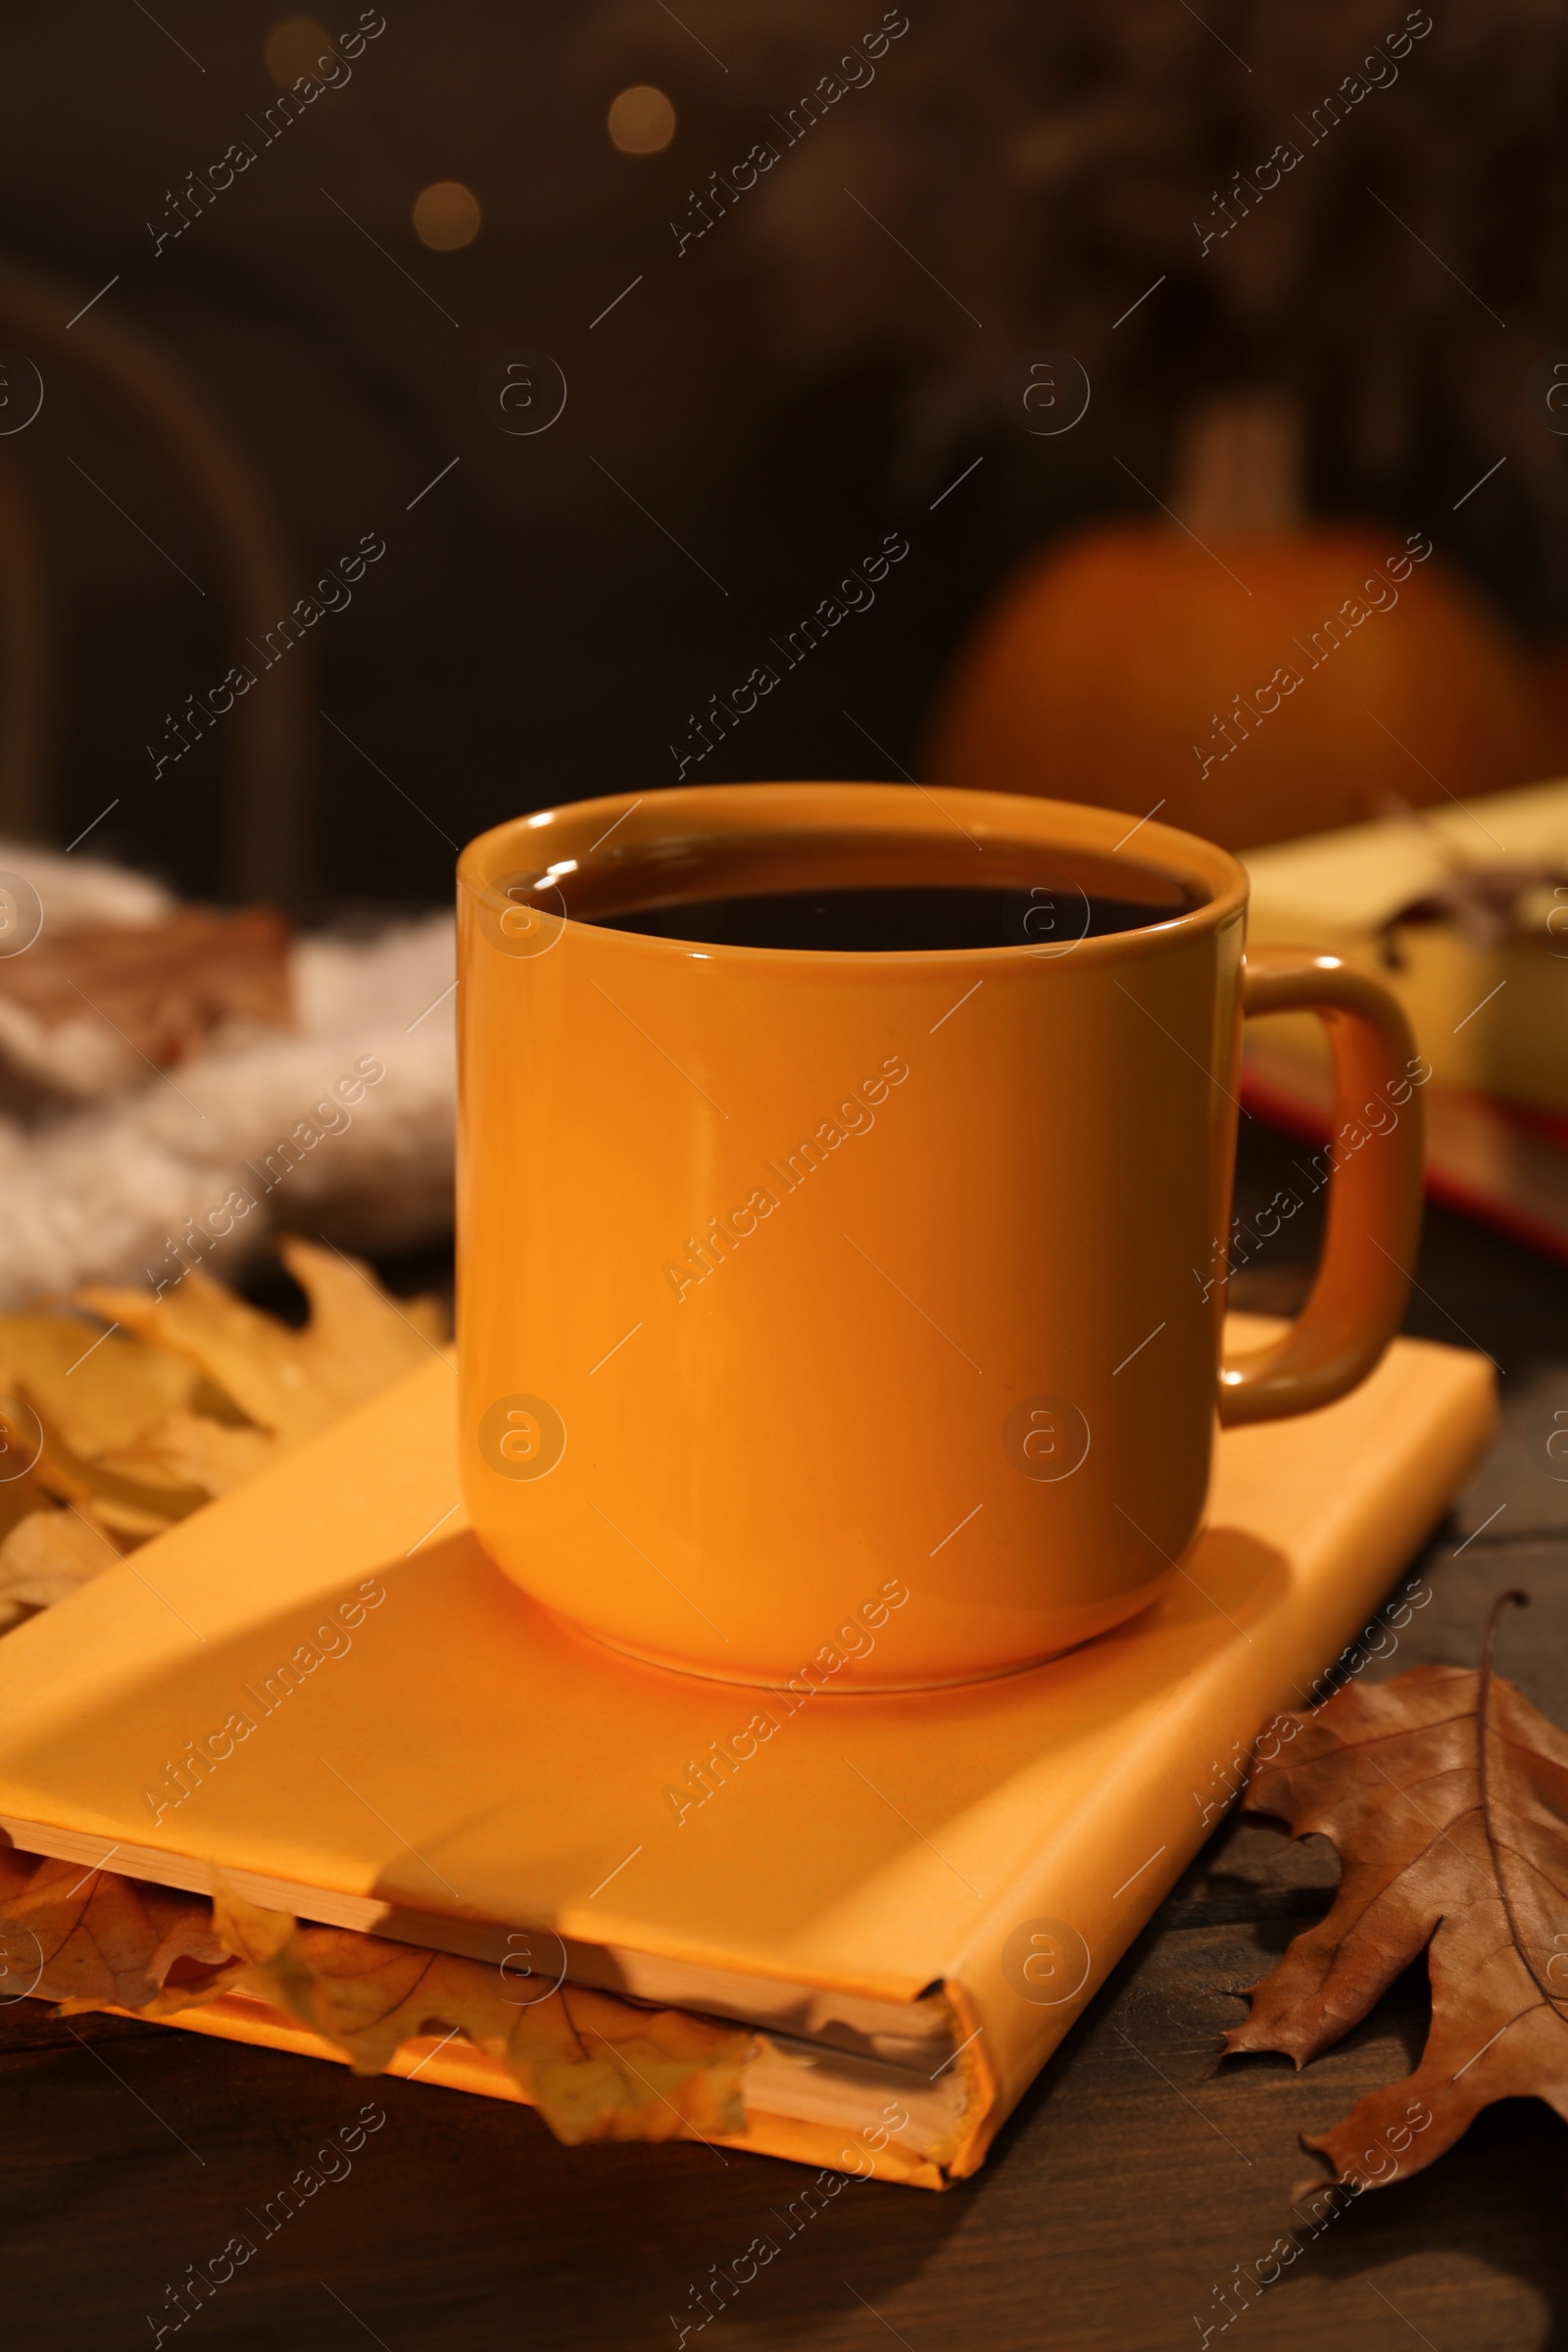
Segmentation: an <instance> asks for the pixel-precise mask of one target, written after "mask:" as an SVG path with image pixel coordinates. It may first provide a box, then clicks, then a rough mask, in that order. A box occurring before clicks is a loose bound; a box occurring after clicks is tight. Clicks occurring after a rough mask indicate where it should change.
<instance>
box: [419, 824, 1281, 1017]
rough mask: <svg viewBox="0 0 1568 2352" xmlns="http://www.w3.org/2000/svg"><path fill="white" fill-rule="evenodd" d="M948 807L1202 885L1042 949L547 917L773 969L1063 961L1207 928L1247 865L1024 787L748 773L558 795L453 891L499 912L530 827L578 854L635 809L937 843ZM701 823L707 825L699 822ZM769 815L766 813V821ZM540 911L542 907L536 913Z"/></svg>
mask: <svg viewBox="0 0 1568 2352" xmlns="http://www.w3.org/2000/svg"><path fill="white" fill-rule="evenodd" d="M948 803H956V804H957V805H958V809H959V814H960V815H961V817H962V819H963V823H962V825H961V826H960V830H964V831H968V832H970V833H971V834H972V833H975V832H979V833H980V834H982V835H984V834H986V833H990V834H992V835H993V836H994V837H996V838H997V839H998V840H1003V839H1005V840H1007V841H1009V842H1010V843H1012V844H1014V845H1018V846H1022V847H1025V848H1031V849H1033V848H1041V849H1052V848H1054V849H1062V850H1080V851H1087V852H1090V853H1091V854H1093V855H1096V856H1099V857H1103V858H1115V857H1116V856H1117V854H1118V853H1119V852H1120V850H1121V849H1122V848H1123V847H1124V845H1125V844H1126V842H1128V841H1130V840H1131V839H1132V838H1133V836H1134V835H1135V834H1136V835H1137V836H1138V838H1139V841H1140V844H1141V846H1142V850H1143V855H1142V856H1141V857H1139V858H1137V859H1136V860H1135V859H1132V858H1129V859H1128V861H1127V862H1128V863H1129V865H1131V864H1134V863H1136V864H1138V865H1140V866H1141V867H1142V868H1143V870H1144V871H1145V872H1155V873H1160V874H1163V875H1165V876H1166V877H1167V878H1169V879H1173V880H1176V881H1178V882H1180V883H1183V884H1185V885H1191V884H1194V883H1197V884H1198V885H1199V886H1200V887H1201V889H1202V890H1203V891H1204V893H1205V896H1204V897H1203V899H1202V900H1201V903H1200V904H1199V905H1198V906H1196V907H1185V908H1183V909H1181V910H1180V911H1179V912H1177V913H1174V914H1167V915H1163V916H1161V917H1160V918H1159V919H1157V920H1156V921H1152V922H1149V923H1141V924H1139V925H1138V926H1137V927H1136V929H1132V930H1126V931H1115V932H1107V933H1103V934H1101V935H1100V936H1098V937H1094V938H1090V937H1086V938H1084V939H1081V940H1076V941H1071V942H1067V943H1065V944H1063V945H1060V946H1055V947H1052V948H1049V949H1044V950H1043V949H1041V948H1039V947H1033V946H1027V945H1023V944H1014V943H1009V942H998V943H997V944H996V945H994V946H988V947H965V948H873V949H849V948H794V947H789V948H785V947H754V946H741V945H739V944H735V943H731V942H727V941H712V940H687V939H678V938H673V937H668V936H665V935H663V934H662V933H658V932H642V931H622V930H616V929H614V928H613V927H612V926H601V925H600V924H598V923H595V922H591V921H587V920H584V919H583V918H582V917H577V916H572V915H570V914H566V915H561V916H555V917H554V918H553V919H555V920H557V921H559V922H561V923H562V924H563V925H564V927H566V928H568V929H571V930H573V931H579V932H581V931H592V932H594V933H595V934H596V936H597V937H599V938H600V939H601V940H609V939H613V940H614V941H615V942H616V943H617V945H618V946H619V947H621V948H623V949H630V950H632V951H643V952H646V953H650V954H652V955H655V956H691V955H692V954H693V953H694V952H695V953H698V954H700V955H702V956H704V957H705V958H707V959H708V960H710V961H723V960H731V959H735V958H741V959H751V960H753V961H755V960H757V959H759V958H761V959H764V960H766V961H769V962H771V963H773V964H775V965H786V964H790V963H795V964H803V965H805V964H810V965H816V966H820V965H824V964H833V963H838V964H845V965H851V966H855V967H858V968H859V969H861V970H863V969H864V968H865V967H866V966H867V965H868V964H871V965H875V966H878V967H882V966H887V965H906V966H907V965H909V964H913V963H923V962H927V961H929V960H930V959H931V958H932V957H936V956H939V957H941V958H942V959H943V960H944V961H945V962H951V961H956V960H957V959H959V958H964V957H975V956H984V957H988V958H991V959H993V960H995V959H996V958H998V957H1006V958H1007V959H1008V960H1009V961H1010V962H1013V963H1018V962H1030V963H1040V962H1043V961H1056V962H1059V961H1062V960H1064V959H1065V958H1066V956H1067V955H1068V954H1069V952H1070V953H1071V955H1072V956H1074V957H1075V958H1076V957H1079V956H1087V957H1088V958H1089V960H1090V961H1092V962H1101V961H1104V960H1107V959H1112V958H1115V957H1117V956H1126V955H1128V954H1134V955H1136V954H1137V953H1139V952H1140V949H1145V950H1147V949H1149V948H1152V947H1154V946H1156V945H1164V944H1167V943H1171V942H1173V941H1174V940H1175V939H1177V938H1190V937H1193V936H1195V935H1198V934H1201V933H1204V932H1207V931H1211V930H1214V929H1217V928H1218V927H1219V926H1220V925H1222V924H1223V923H1225V922H1226V921H1228V920H1229V919H1230V918H1232V917H1233V916H1235V915H1238V914H1241V913H1243V912H1244V911H1245V909H1246V907H1247V901H1248V892H1249V880H1248V874H1247V869H1246V867H1245V866H1244V865H1243V864H1242V862H1241V859H1240V858H1237V857H1236V856H1235V855H1234V853H1233V852H1231V851H1229V850H1225V849H1221V848H1220V846H1219V845H1218V843H1217V842H1210V841H1205V840H1203V839H1202V837H1201V835H1199V834H1196V833H1188V832H1185V831H1183V830H1182V829H1181V828H1180V827H1178V826H1175V825H1162V824H1160V823H1158V822H1157V821H1156V820H1155V818H1154V816H1153V814H1152V813H1151V814H1149V815H1146V816H1142V817H1139V816H1133V815H1131V814H1130V813H1128V812H1125V811H1123V810H1120V809H1102V808H1100V807H1097V806H1092V805H1090V804H1089V803H1086V802H1081V801H1054V800H1046V799H1040V798H1036V797H1035V796H1034V795H1033V794H1025V793H1010V792H976V791H972V790H969V789H967V788H964V787H961V786H957V785H953V786H944V787H942V788H941V797H940V799H939V798H938V796H937V794H936V793H935V792H934V791H931V790H929V789H928V788H927V787H925V786H924V785H919V784H879V783H878V784H873V783H865V782H856V781H845V782H831V781H811V782H801V783H795V782H777V783H775V782H759V783H744V784H695V785H693V784H688V785H672V786H661V787H656V788H654V789H653V790H651V791H649V792H645V793H633V792H625V793H610V794H603V795H601V796H600V797H598V798H597V799H594V800H589V801H570V802H566V803H564V805H562V806H561V807H559V808H551V809H536V810H533V811H531V812H530V813H528V814H525V815H522V816H515V817H509V818H507V819H506V820H505V821H504V822H503V823H501V824H499V825H492V826H490V827H489V828H488V829H487V830H486V831H485V832H483V833H479V834H476V835H475V836H474V838H473V839H472V840H471V841H470V842H468V843H467V844H466V847H465V848H464V849H463V850H462V852H461V853H460V854H459V858H458V864H457V882H458V890H459V894H460V897H461V896H462V894H463V893H465V892H466V893H467V895H468V896H469V897H471V898H472V899H473V900H475V901H476V902H477V903H478V904H479V905H481V906H485V907H490V908H491V909H492V910H493V911H495V912H497V913H500V912H502V911H504V910H505V909H506V908H507V907H509V906H515V904H516V902H515V901H514V900H511V899H510V898H509V897H508V896H507V894H506V893H505V892H504V891H503V890H501V889H499V888H497V887H496V885H495V877H496V875H497V873H498V870H499V871H503V872H508V873H514V872H515V869H516V867H517V865H518V864H519V863H521V862H522V853H523V851H524V849H525V847H532V849H533V851H534V855H535V858H537V857H538V853H539V850H540V849H542V848H543V847H545V846H546V845H545V844H542V843H540V841H539V838H538V837H539V835H540V834H541V833H544V832H546V831H547V830H548V833H549V843H548V846H549V847H550V848H552V849H555V850H557V851H558V852H559V853H560V855H561V856H562V857H563V858H565V857H574V856H580V855H591V854H592V852H593V850H594V849H596V848H597V847H598V846H599V844H600V843H601V842H603V841H604V840H605V839H606V838H608V835H609V834H610V833H611V832H613V831H615V830H616V829H618V827H619V826H620V825H621V824H623V823H624V822H625V820H626V818H627V817H629V816H630V815H631V813H632V811H633V810H634V809H639V808H645V809H651V810H653V811H654V812H655V813H656V815H658V816H660V817H662V819H663V824H662V826H661V830H662V829H664V826H665V825H667V827H668V829H669V830H670V831H672V832H681V831H684V832H687V833H691V832H697V833H699V834H700V833H701V832H703V831H705V830H706V831H708V832H709V833H710V834H711V837H712V838H714V839H715V840H717V839H722V838H724V837H726V836H727V837H731V838H733V837H734V836H735V835H736V834H738V833H742V832H747V831H756V830H761V829H763V826H762V825H760V824H759V822H758V819H759V818H762V819H763V820H764V823H765V825H766V829H767V830H771V831H788V830H790V829H791V828H792V826H794V827H798V828H799V829H800V830H801V831H802V832H808V831H810V832H818V833H820V832H824V831H834V830H838V831H844V832H857V833H860V834H864V833H866V832H868V831H869V832H876V831H879V830H880V831H885V832H887V833H890V834H899V835H903V836H905V837H907V836H908V835H909V834H910V833H914V834H918V835H920V836H922V837H926V838H930V839H933V840H940V839H942V838H943V836H944V834H945V833H946V831H947V830H948V829H950V828H951V827H952V826H953V824H955V823H956V822H957V821H958V820H957V818H956V817H954V816H952V815H950V814H948V812H947V806H946V805H947V804H948ZM705 817H706V819H707V820H708V821H707V823H706V825H705V824H704V822H703V821H702V820H703V819H704V818H705ZM768 820H770V821H768ZM541 911H544V910H541Z"/></svg>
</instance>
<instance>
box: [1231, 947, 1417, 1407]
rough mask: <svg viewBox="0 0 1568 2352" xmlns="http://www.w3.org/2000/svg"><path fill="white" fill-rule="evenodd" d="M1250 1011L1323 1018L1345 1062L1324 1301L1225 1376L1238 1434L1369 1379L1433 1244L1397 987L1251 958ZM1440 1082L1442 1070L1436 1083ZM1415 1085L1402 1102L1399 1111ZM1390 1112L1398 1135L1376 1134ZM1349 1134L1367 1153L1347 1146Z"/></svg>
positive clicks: (1299, 963) (1304, 955) (1295, 952)
mask: <svg viewBox="0 0 1568 2352" xmlns="http://www.w3.org/2000/svg"><path fill="white" fill-rule="evenodd" d="M1242 1011H1243V1014H1244V1015H1246V1014H1248V1013H1259V1012H1315V1013H1316V1014H1317V1015H1318V1016H1319V1018H1320V1019H1321V1020H1322V1021H1323V1023H1324V1026H1325V1027H1326V1028H1327V1030H1328V1033H1329V1044H1330V1046H1331V1048H1332V1049H1333V1054H1334V1125H1333V1130H1332V1139H1331V1142H1330V1146H1329V1150H1330V1153H1331V1158H1332V1166H1333V1174H1332V1179H1331V1182H1330V1185H1329V1198H1328V1231H1327V1234H1326V1236H1325V1239H1324V1244H1323V1256H1322V1260H1321V1262H1320V1263H1319V1266H1318V1270H1317V1279H1316V1281H1315V1282H1314V1283H1313V1285H1312V1290H1311V1295H1310V1297H1309V1298H1308V1299H1307V1301H1306V1304H1305V1306H1304V1307H1303V1308H1302V1310H1301V1312H1300V1314H1299V1317H1298V1318H1297V1320H1296V1321H1295V1322H1294V1323H1293V1324H1292V1325H1291V1328H1290V1330H1289V1331H1288V1332H1286V1333H1285V1335H1284V1337H1283V1338H1282V1339H1279V1340H1276V1341H1275V1342H1274V1343H1273V1344H1272V1346H1270V1347H1268V1348H1260V1349H1257V1350H1255V1351H1254V1352H1252V1353H1251V1354H1249V1355H1244V1356H1240V1357H1238V1358H1237V1359H1236V1360H1235V1361H1234V1362H1223V1363H1222V1364H1221V1367H1220V1375H1219V1417H1220V1421H1221V1423H1222V1425H1223V1426H1224V1427H1226V1428H1227V1429H1234V1428H1236V1427H1237V1426H1238V1425H1239V1424H1241V1423H1245V1422H1249V1421H1280V1420H1283V1419H1284V1418H1285V1417H1286V1415H1287V1414H1290V1413H1309V1412H1312V1411H1313V1410H1314V1409H1315V1408H1316V1407H1317V1406H1318V1405H1320V1404H1332V1403H1333V1401H1334V1399H1335V1397H1343V1396H1344V1395H1345V1394H1346V1392H1347V1390H1349V1389H1353V1388H1354V1387H1355V1386H1356V1384H1357V1382H1359V1381H1362V1380H1364V1379H1365V1378H1366V1376H1367V1374H1368V1373H1369V1372H1370V1371H1371V1370H1372V1368H1373V1366H1374V1365H1375V1364H1376V1362H1377V1361H1378V1358H1379V1357H1380V1356H1381V1355H1382V1353H1383V1350H1384V1348H1386V1347H1387V1346H1388V1344H1389V1342H1390V1340H1392V1339H1393V1338H1394V1336H1395V1334H1396V1332H1397V1330H1398V1328H1399V1321H1400V1318H1401V1316H1402V1315H1403V1313H1404V1304H1405V1300H1406V1299H1407V1298H1408V1297H1409V1292H1410V1274H1411V1270H1412V1268H1413V1267H1414V1264H1415V1256H1416V1248H1417V1244H1418V1242H1419V1240H1420V1234H1421V1189H1422V1147H1421V1135H1422V1118H1421V1103H1420V1098H1419V1096H1418V1095H1417V1094H1416V1092H1415V1083H1418V1082H1413V1079H1412V1072H1413V1068H1414V1064H1415V1062H1416V1058H1417V1056H1416V1050H1415V1039H1414V1037H1413V1035H1412V1034H1411V1029H1410V1023H1409V1021H1408V1019H1407V1018H1406V1016H1405V1012H1404V1008H1403V1006H1402V1005H1400V1004H1399V1003H1398V1001H1397V998H1396V997H1394V996H1393V995H1391V993H1390V992H1389V990H1388V989H1386V988H1384V987H1382V986H1381V985H1380V983H1379V982H1378V981H1376V980H1373V979H1372V978H1370V977H1369V976H1368V974H1366V973H1365V972H1362V971H1358V970H1356V969H1355V967H1354V966H1353V965H1350V964H1348V963H1346V962H1344V961H1343V960H1342V958H1341V957H1340V956H1322V955H1314V954H1313V953H1312V952H1311V951H1310V950H1309V949H1305V948H1250V949H1249V950H1248V952H1247V958H1246V962H1245V965H1244V968H1243V975H1242ZM1428 1074H1429V1075H1430V1072H1429V1073H1428ZM1397 1087H1404V1088H1405V1089H1406V1090H1408V1091H1407V1092H1406V1095H1405V1099H1404V1102H1403V1103H1396V1102H1395V1101H1394V1100H1393V1096H1394V1091H1395V1089H1396V1088H1397ZM1379 1106H1381V1107H1382V1108H1383V1109H1384V1110H1385V1111H1387V1112H1388V1113H1389V1115H1390V1116H1391V1118H1392V1120H1393V1124H1392V1126H1383V1125H1379V1126H1377V1127H1366V1126H1364V1125H1363V1124H1362V1117H1361V1114H1362V1111H1363V1108H1364V1110H1365V1111H1366V1112H1367V1113H1371V1112H1372V1111H1373V1110H1374V1109H1375V1108H1377V1107H1379ZM1347 1127H1353V1128H1355V1130H1356V1132H1357V1133H1358V1134H1359V1135H1360V1139H1361V1140H1360V1141H1359V1143H1355V1144H1351V1143H1348V1142H1347V1143H1342V1142H1341V1141H1340V1140H1339V1139H1340V1138H1341V1137H1342V1136H1343V1135H1344V1131H1345V1129H1346V1128H1347Z"/></svg>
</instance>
